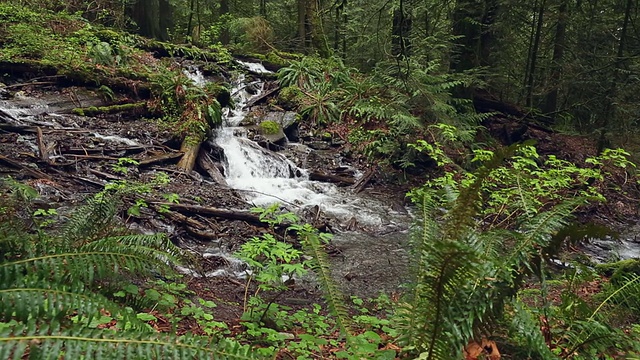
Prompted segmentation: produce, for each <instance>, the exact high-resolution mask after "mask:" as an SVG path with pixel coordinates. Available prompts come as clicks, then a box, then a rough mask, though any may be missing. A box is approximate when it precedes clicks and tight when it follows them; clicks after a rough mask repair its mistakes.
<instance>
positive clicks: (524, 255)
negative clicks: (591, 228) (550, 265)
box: [505, 198, 585, 271]
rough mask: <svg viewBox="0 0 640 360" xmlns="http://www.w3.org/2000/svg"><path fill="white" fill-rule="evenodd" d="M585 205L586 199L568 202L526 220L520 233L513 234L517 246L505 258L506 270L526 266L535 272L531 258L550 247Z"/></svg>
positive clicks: (520, 228)
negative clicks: (549, 244) (576, 212)
mask: <svg viewBox="0 0 640 360" xmlns="http://www.w3.org/2000/svg"><path fill="white" fill-rule="evenodd" d="M583 204H585V199H584V198H575V199H572V200H567V201H564V202H562V203H560V204H558V205H556V206H554V207H553V208H551V209H549V210H548V211H544V212H541V213H539V214H537V215H535V216H534V217H532V218H529V219H526V221H524V223H523V224H522V225H521V226H520V227H519V229H518V230H519V231H518V232H517V233H515V232H514V233H513V234H514V236H515V238H516V244H515V245H514V247H513V248H512V249H510V251H509V254H508V255H507V256H506V257H505V265H506V266H505V268H506V269H519V268H521V267H523V266H524V267H527V268H528V269H529V270H530V271H533V269H532V268H531V262H530V260H531V258H532V257H533V256H534V255H536V254H538V253H539V249H541V248H543V247H545V246H547V245H548V243H549V241H550V240H551V237H552V236H553V235H554V234H555V233H556V232H558V231H559V230H561V229H562V228H564V227H565V226H566V225H567V222H568V219H570V216H571V214H572V213H573V211H574V210H575V209H576V208H577V207H579V206H580V205H583Z"/></svg>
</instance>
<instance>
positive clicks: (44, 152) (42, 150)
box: [36, 126, 49, 162]
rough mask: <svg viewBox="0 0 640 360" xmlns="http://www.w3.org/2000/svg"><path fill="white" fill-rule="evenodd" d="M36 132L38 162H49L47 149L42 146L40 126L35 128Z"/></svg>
mask: <svg viewBox="0 0 640 360" xmlns="http://www.w3.org/2000/svg"><path fill="white" fill-rule="evenodd" d="M36 131H37V134H38V135H37V139H38V151H39V152H40V160H43V161H46V162H49V154H48V152H47V147H46V146H45V144H44V139H43V136H42V129H41V128H40V126H38V127H37V128H36Z"/></svg>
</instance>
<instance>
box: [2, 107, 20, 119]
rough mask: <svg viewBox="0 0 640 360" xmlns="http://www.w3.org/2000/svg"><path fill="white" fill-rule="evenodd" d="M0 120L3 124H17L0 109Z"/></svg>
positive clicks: (9, 115)
mask: <svg viewBox="0 0 640 360" xmlns="http://www.w3.org/2000/svg"><path fill="white" fill-rule="evenodd" d="M0 120H3V121H5V122H17V121H18V120H16V118H14V117H13V116H11V114H9V113H8V112H6V111H4V110H2V109H0Z"/></svg>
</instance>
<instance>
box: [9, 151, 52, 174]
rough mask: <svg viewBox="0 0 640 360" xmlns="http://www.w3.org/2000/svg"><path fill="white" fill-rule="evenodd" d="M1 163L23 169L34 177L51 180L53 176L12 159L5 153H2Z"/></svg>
mask: <svg viewBox="0 0 640 360" xmlns="http://www.w3.org/2000/svg"><path fill="white" fill-rule="evenodd" d="M0 163H5V164H7V165H9V166H11V167H13V168H16V169H19V170H21V171H23V172H24V173H25V174H27V175H29V176H31V177H34V178H36V179H47V180H51V176H49V175H47V174H45V173H43V172H42V171H40V170H36V169H33V168H30V167H29V166H27V165H23V164H21V163H20V162H18V161H16V160H13V159H10V158H8V157H6V156H4V155H0Z"/></svg>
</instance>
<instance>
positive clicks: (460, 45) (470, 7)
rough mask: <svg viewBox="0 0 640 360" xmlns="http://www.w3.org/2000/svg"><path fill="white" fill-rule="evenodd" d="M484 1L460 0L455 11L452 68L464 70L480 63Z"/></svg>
mask: <svg viewBox="0 0 640 360" xmlns="http://www.w3.org/2000/svg"><path fill="white" fill-rule="evenodd" d="M482 14H483V9H482V3H481V2H478V1H475V0H459V1H458V2H457V4H456V8H455V10H454V12H453V35H454V36H456V37H457V39H456V40H455V41H454V51H453V54H452V56H451V68H452V69H453V70H454V71H455V72H463V71H465V70H469V69H473V68H475V67H477V66H478V65H480V61H479V59H480V41H481V40H480V37H481V35H482V28H481V25H480V24H481V23H482Z"/></svg>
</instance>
